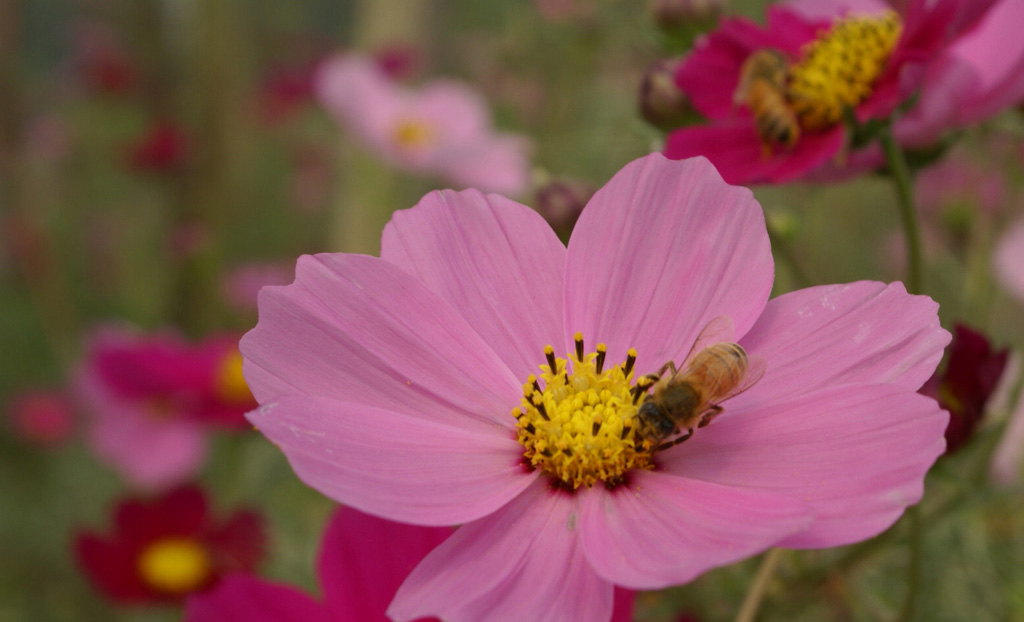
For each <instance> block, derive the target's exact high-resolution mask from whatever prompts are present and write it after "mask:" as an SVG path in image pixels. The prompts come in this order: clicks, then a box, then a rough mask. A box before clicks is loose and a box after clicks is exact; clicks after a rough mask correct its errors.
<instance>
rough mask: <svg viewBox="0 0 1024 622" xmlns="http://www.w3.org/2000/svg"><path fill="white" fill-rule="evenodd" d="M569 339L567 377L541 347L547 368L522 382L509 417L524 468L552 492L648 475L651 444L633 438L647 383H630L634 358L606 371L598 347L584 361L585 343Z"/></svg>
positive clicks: (564, 369) (560, 362) (631, 353)
mask: <svg viewBox="0 0 1024 622" xmlns="http://www.w3.org/2000/svg"><path fill="white" fill-rule="evenodd" d="M575 340H576V344H575V345H576V352H575V353H573V354H570V355H569V357H570V358H571V359H572V369H571V370H570V369H569V365H568V362H567V360H566V359H562V358H555V354H554V348H552V347H551V346H550V345H549V346H547V347H545V348H544V355H545V357H546V358H547V365H541V366H540V370H541V375H540V378H538V377H536V376H534V375H530V377H529V378H527V381H526V384H524V385H523V399H522V407H521V408H516V409H514V410H513V411H512V416H513V417H515V418H516V420H517V422H516V433H517V438H518V440H519V442H520V443H521V444H522V445H523V447H524V448H525V451H524V452H523V456H524V457H525V458H526V460H527V461H529V464H530V465H531V466H532V467H533V468H535V469H540V470H541V471H543V472H544V473H547V474H548V475H550V476H551V477H552V478H553V479H554V480H555V481H556V482H557V483H558V485H560V486H562V487H564V488H567V489H569V490H576V489H577V488H579V487H580V486H587V487H588V488H589V487H591V486H593V485H594V484H596V483H597V482H598V481H601V482H604V484H605V486H608V487H614V486H617V485H619V484H622V483H623V482H624V481H625V480H624V478H625V475H626V473H627V472H628V471H630V470H632V469H650V468H653V465H652V462H651V455H652V453H653V450H652V447H651V443H650V442H649V441H645V440H642V439H640V438H638V437H637V436H636V428H637V425H636V413H637V410H638V407H639V405H640V403H642V401H643V399H644V398H645V396H646V395H647V393H646V390H647V389H648V388H650V383H649V381H648V380H647V379H646V378H641V379H640V381H639V382H638V383H637V384H636V385H633V384H632V380H633V364H634V363H635V362H636V351H634V350H630V351H629V355H628V357H627V358H626V361H625V362H624V363H623V364H622V365H613V366H611V367H607V368H606V367H605V364H604V363H605V354H606V351H607V348H606V347H605V345H604V344H598V346H597V351H596V352H591V353H589V354H586V355H584V351H583V336H582V335H581V334H580V333H576V335H575Z"/></svg>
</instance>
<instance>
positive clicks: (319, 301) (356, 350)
mask: <svg viewBox="0 0 1024 622" xmlns="http://www.w3.org/2000/svg"><path fill="white" fill-rule="evenodd" d="M240 348H241V351H242V354H243V356H244V357H245V365H244V373H245V379H246V382H247V383H248V384H249V387H250V388H251V389H252V392H253V395H255V396H256V399H257V400H258V401H259V402H260V403H265V402H268V401H272V400H273V399H275V398H276V397H278V396H281V395H289V394H293V395H294V394H304V395H309V396H322V397H332V398H335V399H341V400H344V401H360V402H362V403H365V404H368V405H371V406H378V407H381V408H387V409H390V410H395V411H398V412H402V413H406V414H412V415H413V416H419V417H424V418H430V419H433V420H435V421H438V422H453V423H454V424H455V425H474V426H476V427H477V429H488V430H489V429H491V428H493V427H494V425H495V424H496V423H497V424H499V425H502V426H505V427H507V428H511V427H512V422H513V419H512V417H511V416H510V412H511V409H512V408H513V407H515V406H516V405H517V404H518V403H519V400H520V398H521V397H522V388H521V383H522V382H523V380H524V379H522V378H518V377H516V376H515V375H514V374H513V373H512V372H511V371H509V369H508V366H507V365H505V363H504V362H502V360H501V359H500V358H498V356H497V355H496V354H495V353H494V352H493V350H491V348H490V347H489V346H488V345H487V344H486V343H485V342H484V341H483V340H482V339H481V338H480V337H479V336H478V335H477V334H476V332H474V330H473V329H472V328H471V327H470V326H469V324H467V323H466V321H465V320H464V319H463V318H462V316H461V315H459V313H458V311H456V310H455V309H454V308H452V306H451V305H450V304H448V303H447V302H446V301H445V300H443V299H442V298H440V297H439V296H438V295H437V294H435V293H433V292H431V291H429V290H428V289H427V288H426V287H425V286H423V285H422V284H421V283H420V282H419V281H417V280H416V278H415V277H413V276H411V275H409V274H408V273H406V272H403V271H402V270H401V269H399V268H398V267H396V266H394V265H393V264H390V263H388V262H386V261H382V260H380V259H377V258H376V257H366V256H363V255H347V254H333V255H332V254H324V255H315V256H303V257H301V258H299V262H298V267H297V272H296V276H295V283H293V284H292V285H289V286H286V287H266V288H264V289H263V290H262V291H261V292H260V318H259V323H258V324H257V325H256V328H254V329H253V330H251V331H250V332H249V333H248V334H246V336H245V337H243V338H242V342H241V344H240Z"/></svg>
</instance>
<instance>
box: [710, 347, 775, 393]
mask: <svg viewBox="0 0 1024 622" xmlns="http://www.w3.org/2000/svg"><path fill="white" fill-rule="evenodd" d="M767 368H768V361H766V360H764V359H763V358H761V357H760V356H748V357H747V373H745V374H744V375H743V380H741V381H740V382H739V383H738V384H737V385H736V386H735V387H733V388H732V390H731V391H729V392H728V393H726V394H725V395H723V396H722V397H720V398H718V401H719V402H724V401H725V400H727V399H729V398H730V397H736V396H737V395H739V394H740V393H743V392H744V391H746V390H747V389H749V388H750V387H752V386H754V385H755V384H757V381H758V380H760V379H761V376H763V375H764V371H765V369H767Z"/></svg>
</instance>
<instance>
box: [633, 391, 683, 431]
mask: <svg viewBox="0 0 1024 622" xmlns="http://www.w3.org/2000/svg"><path fill="white" fill-rule="evenodd" d="M637 418H638V419H639V421H640V430H639V432H640V435H641V436H644V437H646V438H651V439H663V438H665V437H667V436H669V435H670V434H672V432H674V431H675V428H676V424H675V423H674V422H673V421H672V418H671V417H669V416H668V415H667V414H666V413H665V410H664V409H663V408H662V407H661V406H659V405H658V404H657V403H656V402H652V401H650V400H648V401H646V402H644V403H643V404H641V405H640V410H638V411H637Z"/></svg>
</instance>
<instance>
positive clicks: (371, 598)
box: [317, 507, 453, 622]
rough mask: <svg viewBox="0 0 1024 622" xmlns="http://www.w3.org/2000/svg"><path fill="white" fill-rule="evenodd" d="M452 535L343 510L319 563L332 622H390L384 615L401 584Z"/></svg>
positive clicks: (335, 517) (327, 534)
mask: <svg viewBox="0 0 1024 622" xmlns="http://www.w3.org/2000/svg"><path fill="white" fill-rule="evenodd" d="M452 533H453V531H452V530H451V529H449V528H441V527H437V528H435V527H416V526H412V525H405V524H402V523H391V522H388V521H383V520H381V519H379V518H376V517H373V516H370V515H368V514H363V513H362V512H357V511H356V510H354V509H352V508H347V507H341V508H338V509H337V510H336V511H335V513H334V515H333V516H332V517H331V520H330V522H329V523H328V525H327V529H326V532H325V533H324V537H323V542H322V543H321V544H320V557H319V560H318V563H317V574H318V575H319V577H320V587H321V589H322V590H323V594H324V600H325V601H326V603H327V607H328V609H330V610H331V611H332V612H333V613H334V618H333V619H334V620H335V621H341V620H351V621H352V622H356V621H357V620H358V621H359V622H388V618H387V616H385V615H384V611H385V610H386V609H387V608H388V605H389V604H390V603H391V599H392V598H394V596H395V592H396V591H397V590H398V587H399V586H400V585H401V584H402V581H404V580H405V578H406V577H407V576H409V573H410V572H412V571H413V569H414V568H415V567H416V565H417V564H419V563H420V562H421V561H423V558H424V557H426V556H427V554H428V553H430V551H432V550H434V549H435V548H437V546H438V545H439V544H441V543H442V542H444V541H445V539H447V538H448V537H450V536H451V535H452Z"/></svg>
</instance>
